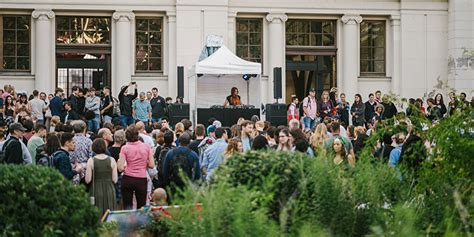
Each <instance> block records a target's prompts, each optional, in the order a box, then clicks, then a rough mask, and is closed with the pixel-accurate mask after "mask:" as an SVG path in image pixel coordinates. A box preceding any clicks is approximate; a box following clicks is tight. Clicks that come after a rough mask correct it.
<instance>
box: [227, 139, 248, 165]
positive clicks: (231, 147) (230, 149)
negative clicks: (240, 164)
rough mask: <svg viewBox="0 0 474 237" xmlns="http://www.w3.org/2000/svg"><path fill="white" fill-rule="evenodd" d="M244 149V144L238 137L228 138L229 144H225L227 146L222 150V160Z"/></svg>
mask: <svg viewBox="0 0 474 237" xmlns="http://www.w3.org/2000/svg"><path fill="white" fill-rule="evenodd" d="M243 150H244V146H243V145H242V142H241V141H240V139H237V138H233V139H230V140H229V144H228V145H227V148H226V149H225V151H224V161H226V160H227V159H228V158H229V157H231V156H232V155H234V154H236V153H239V152H242V151H243Z"/></svg>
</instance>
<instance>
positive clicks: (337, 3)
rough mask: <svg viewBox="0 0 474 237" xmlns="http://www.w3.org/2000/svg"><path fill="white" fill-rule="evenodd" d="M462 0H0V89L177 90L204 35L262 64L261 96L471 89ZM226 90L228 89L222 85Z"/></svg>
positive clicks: (470, 33)
mask: <svg viewBox="0 0 474 237" xmlns="http://www.w3.org/2000/svg"><path fill="white" fill-rule="evenodd" d="M473 15H474V3H473V1H472V0H450V1H449V2H448V0H259V1H255V0H160V1H158V0H156V1H152V0H134V1H132V0H102V1H93V0H81V1H79V0H69V1H59V0H1V1H0V62H2V63H1V64H0V85H3V84H12V85H14V86H16V88H17V90H18V91H27V92H31V91H32V90H33V89H38V90H40V91H45V92H53V91H54V88H56V87H61V88H63V89H65V90H66V91H68V92H70V91H71V88H72V86H75V85H77V86H81V87H91V86H94V87H96V88H101V87H103V86H105V85H109V86H111V87H112V88H113V91H114V93H117V91H118V90H119V88H120V87H121V86H122V85H125V84H128V83H129V82H130V81H135V82H137V84H138V85H139V89H140V90H141V91H146V90H149V89H150V88H152V87H158V88H159V90H160V93H161V94H162V95H164V96H171V97H175V96H176V94H177V90H176V86H177V78H176V76H177V75H176V74H177V72H176V67H177V66H184V68H185V82H184V85H185V100H186V97H187V95H188V94H189V90H192V89H193V88H189V86H188V82H187V80H186V78H187V75H188V74H189V73H190V72H189V69H190V68H192V66H193V65H194V64H195V63H196V62H197V60H198V58H199V55H200V53H201V51H202V49H203V47H204V44H205V40H206V37H207V36H208V35H220V36H222V37H223V39H224V44H225V45H226V46H227V47H228V48H229V49H230V50H231V51H232V52H234V53H235V54H236V55H238V56H239V57H241V58H244V59H246V60H249V61H255V62H260V63H261V64H262V72H263V73H262V76H261V78H260V80H261V95H260V96H261V101H262V102H263V103H265V102H273V101H274V99H273V75H272V74H273V68H274V67H281V68H282V71H283V73H282V74H283V77H282V85H283V99H284V101H285V102H288V101H289V98H290V96H291V95H292V94H295V95H297V96H298V97H300V99H301V98H303V97H304V96H305V94H306V93H307V91H308V90H309V88H311V87H314V88H316V90H317V91H318V96H319V95H320V93H321V92H322V91H323V90H328V89H330V88H331V87H338V88H339V91H340V92H345V93H346V94H347V95H348V98H349V99H350V100H351V101H352V98H353V97H352V96H353V95H354V94H355V93H361V94H362V95H363V97H364V99H365V98H366V96H367V95H368V93H369V92H374V91H375V90H381V91H382V92H384V93H387V92H393V93H395V94H400V95H402V96H406V97H415V96H416V97H421V96H423V95H424V94H425V93H427V92H429V91H432V90H433V88H434V87H435V86H436V85H438V84H439V83H440V81H447V82H448V84H449V86H451V87H452V88H455V89H457V90H459V91H465V92H467V93H468V96H470V95H472V89H473V88H474V66H473V62H472V58H473V57H474V18H473ZM229 88H230V86H229Z"/></svg>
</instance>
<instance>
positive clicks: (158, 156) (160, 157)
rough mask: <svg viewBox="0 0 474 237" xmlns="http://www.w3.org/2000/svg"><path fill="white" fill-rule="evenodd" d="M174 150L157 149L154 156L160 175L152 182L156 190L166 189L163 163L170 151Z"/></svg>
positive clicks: (169, 148) (168, 148)
mask: <svg viewBox="0 0 474 237" xmlns="http://www.w3.org/2000/svg"><path fill="white" fill-rule="evenodd" d="M172 149H173V147H163V148H161V149H160V150H158V149H156V151H155V154H154V155H153V157H154V158H155V162H156V164H155V165H156V169H157V170H158V175H156V176H155V177H154V178H153V180H152V182H153V187H154V188H165V183H164V180H163V161H164V160H165V158H166V154H168V151H170V150H172ZM158 151H159V152H158Z"/></svg>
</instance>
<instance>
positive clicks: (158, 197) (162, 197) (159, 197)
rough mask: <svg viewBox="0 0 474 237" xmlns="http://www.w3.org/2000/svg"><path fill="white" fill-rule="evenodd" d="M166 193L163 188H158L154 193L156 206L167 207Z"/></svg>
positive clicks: (153, 197)
mask: <svg viewBox="0 0 474 237" xmlns="http://www.w3.org/2000/svg"><path fill="white" fill-rule="evenodd" d="M167 198H168V197H167V195H166V191H165V190H164V189H162V188H157V189H155V191H153V195H152V201H153V203H154V204H155V205H160V206H161V205H166V199H167Z"/></svg>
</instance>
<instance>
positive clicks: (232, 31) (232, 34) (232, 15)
mask: <svg viewBox="0 0 474 237" xmlns="http://www.w3.org/2000/svg"><path fill="white" fill-rule="evenodd" d="M228 14H229V15H228V21H227V25H228V30H227V31H228V32H229V35H228V37H227V47H228V48H229V49H230V51H232V52H234V53H235V52H236V48H235V47H236V42H235V41H236V39H235V38H236V28H235V27H236V17H237V12H229V13H228ZM262 53H263V52H262Z"/></svg>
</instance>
